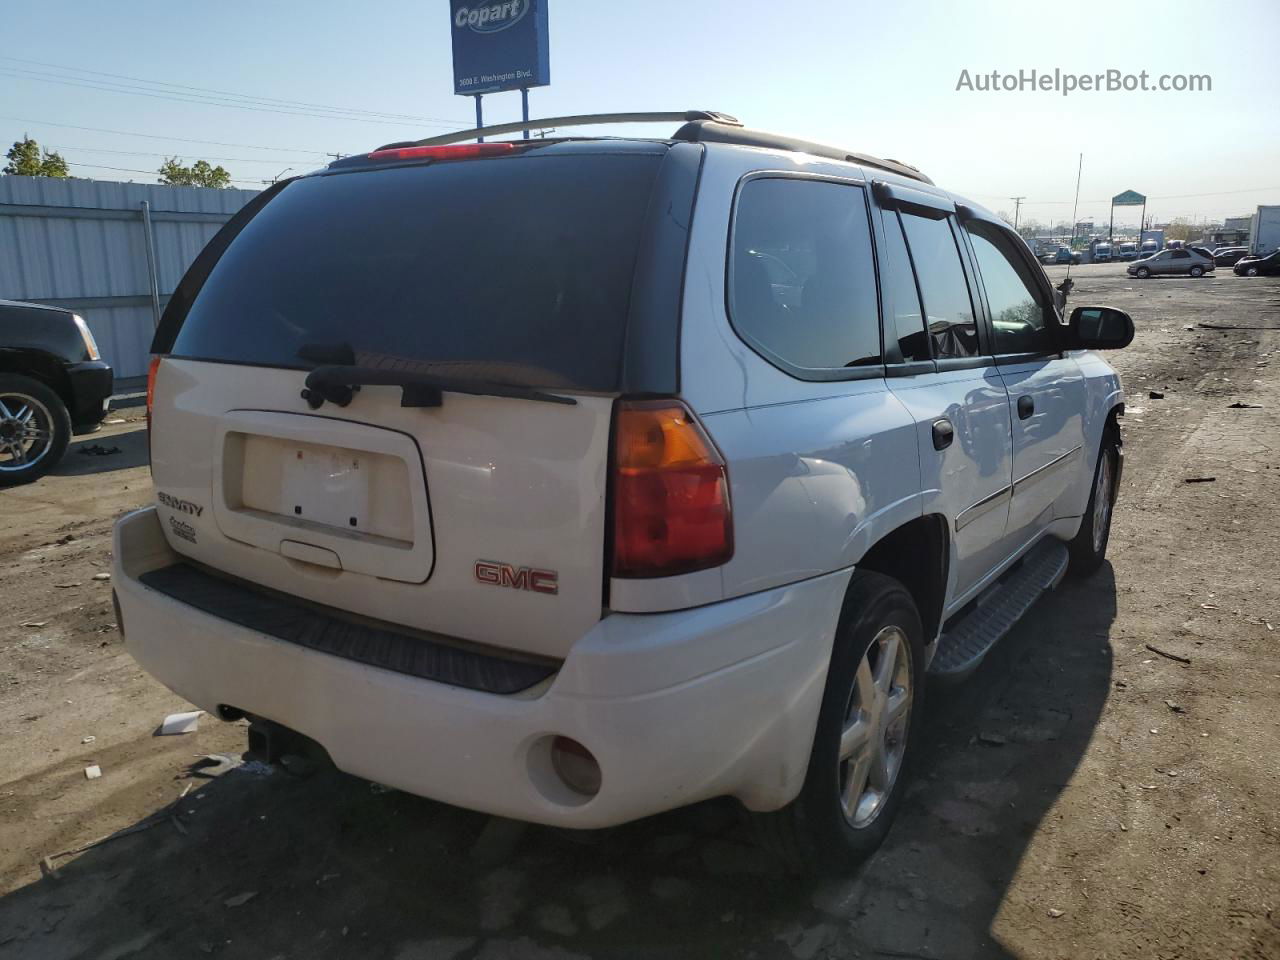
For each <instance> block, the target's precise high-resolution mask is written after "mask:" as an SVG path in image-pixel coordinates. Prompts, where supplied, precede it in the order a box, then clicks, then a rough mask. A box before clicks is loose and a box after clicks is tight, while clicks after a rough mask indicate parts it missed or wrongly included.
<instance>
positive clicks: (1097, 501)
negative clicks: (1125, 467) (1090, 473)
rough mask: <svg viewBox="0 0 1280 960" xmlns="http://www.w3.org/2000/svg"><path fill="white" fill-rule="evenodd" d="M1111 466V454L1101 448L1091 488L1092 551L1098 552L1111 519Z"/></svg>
mask: <svg viewBox="0 0 1280 960" xmlns="http://www.w3.org/2000/svg"><path fill="white" fill-rule="evenodd" d="M1112 473H1113V468H1112V466H1111V454H1110V453H1109V452H1108V451H1107V450H1106V448H1105V447H1104V448H1103V451H1102V460H1101V462H1099V464H1098V480H1097V482H1096V483H1095V484H1094V488H1093V552H1094V553H1099V552H1101V550H1102V544H1103V542H1104V541H1105V540H1106V538H1107V524H1108V523H1109V522H1110V520H1111V485H1112V482H1113V481H1112Z"/></svg>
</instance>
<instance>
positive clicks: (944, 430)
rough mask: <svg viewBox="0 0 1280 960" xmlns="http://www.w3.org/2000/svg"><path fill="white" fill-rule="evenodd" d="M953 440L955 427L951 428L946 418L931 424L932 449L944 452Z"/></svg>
mask: <svg viewBox="0 0 1280 960" xmlns="http://www.w3.org/2000/svg"><path fill="white" fill-rule="evenodd" d="M955 438H956V431H955V427H953V426H951V421H950V420H948V419H947V418H946V417H943V418H942V419H941V420H935V421H934V422H933V449H935V450H945V449H947V447H949V446H951V441H952V440H954V439H955Z"/></svg>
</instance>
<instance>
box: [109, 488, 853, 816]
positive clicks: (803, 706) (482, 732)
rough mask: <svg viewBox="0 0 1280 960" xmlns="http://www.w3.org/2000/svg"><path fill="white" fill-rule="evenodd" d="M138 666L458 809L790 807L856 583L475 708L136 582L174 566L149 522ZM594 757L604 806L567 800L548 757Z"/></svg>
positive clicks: (751, 602) (842, 577)
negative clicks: (573, 746)
mask: <svg viewBox="0 0 1280 960" xmlns="http://www.w3.org/2000/svg"><path fill="white" fill-rule="evenodd" d="M114 556H115V561H114V562H115V573H114V578H113V579H114V585H115V589H116V591H117V594H118V596H119V602H120V607H121V613H122V621H121V623H122V626H123V628H124V630H125V641H126V644H127V646H128V648H129V651H130V653H132V655H133V656H134V658H135V659H136V660H137V661H138V663H139V664H141V665H142V666H143V667H144V668H145V669H146V670H147V671H149V672H150V673H151V674H153V675H154V676H155V677H156V678H157V679H158V680H160V681H161V682H162V683H164V684H165V685H166V686H168V687H169V688H170V689H172V690H174V691H175V692H176V693H178V694H180V695H181V696H184V697H186V698H187V699H189V700H191V701H192V702H193V703H195V704H197V705H198V706H200V707H202V708H203V709H205V710H208V711H210V712H214V711H216V710H217V708H218V707H219V706H220V705H229V706H233V707H236V708H239V709H240V710H243V711H245V712H248V713H252V714H254V715H257V716H261V717H264V718H267V719H269V720H274V721H276V722H277V723H280V724H283V725H285V726H287V727H289V728H291V729H293V730H296V731H298V732H300V733H303V734H305V735H307V736H308V737H310V738H312V739H313V740H316V741H317V742H319V743H320V744H322V745H323V746H324V747H325V749H326V750H328V752H329V755H330V756H331V757H332V758H333V761H334V763H335V764H336V765H337V766H338V767H339V769H342V770H345V771H346V772H348V773H351V774H354V775H356V776H360V777H365V778H368V779H370V780H376V781H378V782H380V783H385V784H387V785H389V786H393V787H397V788H399V789H402V790H405V791H408V792H410V793H415V794H418V795H421V796H425V797H431V798H433V799H436V800H441V801H444V802H447V803H452V804H456V805H458V806H462V807H469V808H472V809H476V810H482V811H486V812H489V813H493V814H498V815H501V816H505V817H512V818H516V819H523V820H530V821H535V822H539V823H547V824H555V825H558V826H565V827H584V828H590V827H604V826H611V825H614V824H617V823H622V822H625V821H628V820H634V819H637V818H639V817H643V816H647V815H649V814H653V813H658V812H660V811H663V810H668V809H671V808H674V807H678V806H682V805H684V804H688V803H693V802H695V801H698V800H703V799H707V798H709V797H714V796H722V795H731V796H736V797H738V798H739V799H741V800H742V802H743V803H745V804H746V805H747V806H748V807H750V808H752V809H757V810H768V809H774V808H777V807H780V806H782V805H783V804H785V803H786V802H788V801H789V800H790V799H792V798H793V797H794V796H795V794H796V793H797V792H798V791H799V789H800V786H801V784H802V783H803V780H804V774H805V769H806V766H807V763H808V758H809V751H810V748H811V746H812V740H813V731H814V725H815V723H816V720H817V714H818V707H819V705H820V703H821V699H822V690H823V685H824V683H825V681H826V669H827V662H828V660H829V658H830V651H831V643H832V637H833V632H834V628H835V624H836V621H837V618H838V616H839V611H840V606H841V604H842V602H843V599H844V593H845V588H846V586H847V583H848V579H849V575H850V571H849V570H844V571H840V572H837V573H833V574H828V575H825V576H822V577H816V578H813V579H811V580H806V581H803V582H800V583H796V584H791V585H789V586H786V587H782V588H778V589H774V590H769V591H765V592H762V593H758V594H753V595H751V596H747V597H739V598H736V599H734V600H728V601H724V602H722V603H716V604H711V605H708V606H704V607H699V608H695V609H692V610H685V611H679V612H675V613H661V614H642V615H634V614H613V615H611V616H608V617H606V618H605V619H604V620H601V621H600V622H599V623H598V624H597V625H596V626H595V627H594V628H592V629H591V630H590V631H589V632H588V633H587V634H586V635H584V636H583V637H581V638H580V639H579V640H578V641H577V642H576V643H575V644H574V645H573V647H572V649H571V650H570V652H569V656H568V658H567V659H566V660H565V661H564V663H563V665H562V666H561V668H560V670H559V672H558V673H557V674H556V675H555V676H554V677H552V678H551V679H550V680H548V681H546V683H545V684H543V685H542V686H540V687H537V688H534V690H533V691H531V692H526V693H524V694H517V695H512V696H502V695H497V694H490V693H483V692H478V691H474V690H465V689H462V688H459V687H453V686H448V685H445V684H442V683H438V682H435V681H431V680H423V679H418V678H415V677H410V676H406V675H403V674H398V673H392V672H390V671H387V670H383V669H380V668H378V667H370V666H366V665H363V664H360V663H355V662H352V661H350V660H346V659H343V658H341V657H337V656H333V655H330V654H327V653H321V652H318V651H315V650H311V649H307V648H305V647H301V646H297V645H295V644H292V643H288V642H286V641H282V640H277V639H275V638H273V637H271V636H268V635H266V634H264V633H260V632H257V631H255V630H252V629H249V628H246V627H243V626H239V625H237V624H234V623H231V622H229V621H227V620H223V619H221V618H219V617H216V616H213V615H211V614H208V613H204V612H202V611H200V610H198V609H196V608H195V607H192V606H188V605H187V604H184V603H182V602H180V601H177V600H174V599H172V598H170V597H169V596H166V595H164V594H162V593H159V592H157V591H155V590H152V589H150V588H148V587H147V586H145V585H144V584H143V583H141V582H140V581H139V579H138V578H139V577H140V576H141V575H142V574H144V573H147V572H148V571H150V570H155V569H158V568H160V567H164V566H168V565H170V564H172V563H174V562H176V561H177V560H179V559H180V558H179V557H178V556H177V554H175V553H174V552H173V551H172V550H171V549H170V548H169V546H168V544H167V543H166V541H165V539H164V536H163V534H162V531H161V528H160V521H159V519H158V517H157V515H156V512H155V510H154V509H147V510H141V511H138V512H136V513H132V514H129V515H128V516H126V517H124V518H122V519H121V520H120V521H119V523H117V525H116V529H115V543H114ZM555 735H563V736H567V737H572V738H573V739H575V740H577V741H579V742H580V743H582V744H584V745H585V746H586V747H587V748H588V749H589V750H590V751H591V752H592V753H593V754H594V755H595V756H596V758H597V759H598V761H599V763H600V767H601V771H602V785H601V788H600V792H599V793H598V794H596V795H595V796H594V797H592V798H590V799H588V800H585V801H584V800H583V799H582V798H581V797H578V796H576V795H571V794H569V793H568V792H567V790H566V789H565V788H564V787H563V785H562V784H560V782H559V780H558V778H557V777H556V775H555V773H554V771H553V770H552V769H551V765H550V761H549V757H548V753H547V750H546V745H547V743H548V739H547V738H549V737H552V736H555Z"/></svg>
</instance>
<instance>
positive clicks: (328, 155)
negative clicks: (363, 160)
mask: <svg viewBox="0 0 1280 960" xmlns="http://www.w3.org/2000/svg"><path fill="white" fill-rule="evenodd" d="M325 156H326V157H333V159H335V160H341V159H342V158H343V157H345V156H348V154H345V153H326V154H325Z"/></svg>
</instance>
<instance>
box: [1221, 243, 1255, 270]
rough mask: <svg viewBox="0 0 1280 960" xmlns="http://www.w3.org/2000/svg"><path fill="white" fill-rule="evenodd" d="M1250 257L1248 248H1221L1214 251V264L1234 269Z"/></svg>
mask: <svg viewBox="0 0 1280 960" xmlns="http://www.w3.org/2000/svg"><path fill="white" fill-rule="evenodd" d="M1248 255H1249V248H1248V247H1219V248H1218V249H1217V250H1214V251H1213V262H1214V263H1215V264H1217V265H1218V266H1220V267H1232V266H1235V265H1236V263H1238V262H1239V261H1240V260H1241V259H1242V258H1244V257H1247V256H1248Z"/></svg>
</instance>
